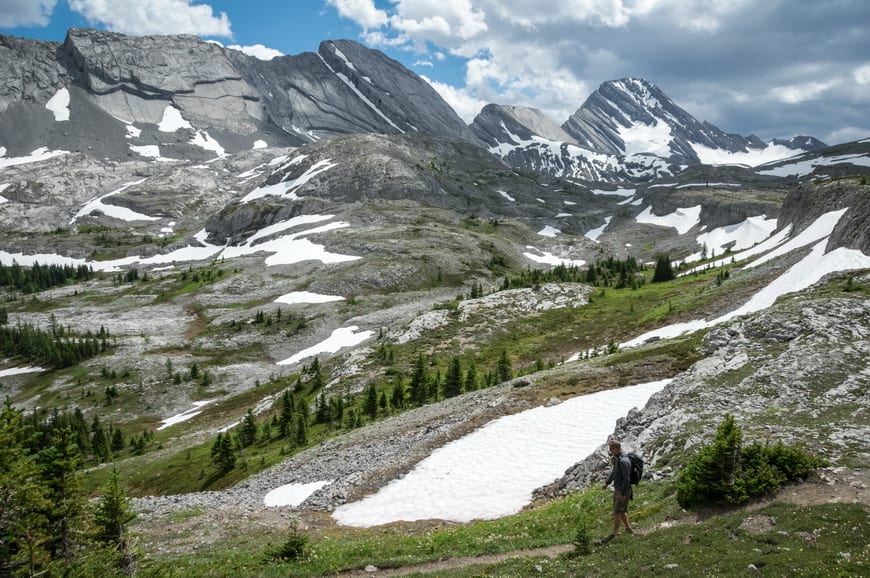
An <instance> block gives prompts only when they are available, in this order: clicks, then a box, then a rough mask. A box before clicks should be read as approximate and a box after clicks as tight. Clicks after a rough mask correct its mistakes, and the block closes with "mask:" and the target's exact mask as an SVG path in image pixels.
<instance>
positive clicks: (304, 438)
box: [293, 414, 308, 448]
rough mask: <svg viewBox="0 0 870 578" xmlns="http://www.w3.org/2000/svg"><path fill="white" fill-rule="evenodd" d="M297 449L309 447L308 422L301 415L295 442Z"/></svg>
mask: <svg viewBox="0 0 870 578" xmlns="http://www.w3.org/2000/svg"><path fill="white" fill-rule="evenodd" d="M293 441H294V442H295V443H296V447H300V448H302V447H305V446H307V445H308V420H307V419H305V417H304V416H302V415H301V414H300V416H299V419H298V420H296V438H295V439H294V440H293Z"/></svg>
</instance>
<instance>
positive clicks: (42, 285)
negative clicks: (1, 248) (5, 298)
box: [0, 262, 94, 293]
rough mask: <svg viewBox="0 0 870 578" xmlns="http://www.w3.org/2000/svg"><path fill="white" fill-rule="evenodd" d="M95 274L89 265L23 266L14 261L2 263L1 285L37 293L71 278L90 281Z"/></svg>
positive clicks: (63, 283)
mask: <svg viewBox="0 0 870 578" xmlns="http://www.w3.org/2000/svg"><path fill="white" fill-rule="evenodd" d="M93 276H94V270H93V268H92V267H90V266H87V265H78V266H76V267H73V266H72V265H53V264H52V265H40V264H39V263H34V264H33V266H32V267H22V266H21V265H19V264H18V263H15V262H13V263H12V265H9V266H6V265H3V264H0V287H4V286H5V287H11V288H13V289H15V290H16V291H21V292H22V293H36V292H37V291H43V290H45V289H50V288H51V287H55V286H58V285H65V284H66V283H67V281H69V280H75V281H88V280H90V279H91V278H93Z"/></svg>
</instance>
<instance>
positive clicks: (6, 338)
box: [0, 323, 109, 367]
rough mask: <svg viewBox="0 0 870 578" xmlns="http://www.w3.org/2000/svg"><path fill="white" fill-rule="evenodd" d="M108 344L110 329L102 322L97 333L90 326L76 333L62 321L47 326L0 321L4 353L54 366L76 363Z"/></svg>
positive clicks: (1, 350)
mask: <svg viewBox="0 0 870 578" xmlns="http://www.w3.org/2000/svg"><path fill="white" fill-rule="evenodd" d="M108 348H109V331H108V330H107V329H106V328H105V327H103V326H102V325H101V326H100V329H99V330H98V331H97V332H96V333H94V332H92V331H91V330H90V329H89V330H88V331H87V332H86V333H85V334H84V335H81V336H75V335H72V334H70V333H69V330H64V328H63V326H58V325H52V327H50V328H49V329H48V330H46V329H40V328H38V327H34V326H33V325H31V324H30V323H18V324H17V325H14V326H10V325H7V324H0V352H2V353H3V355H9V356H16V357H22V358H24V359H26V360H28V361H33V362H37V363H44V364H47V365H51V366H54V367H70V366H73V365H76V364H77V363H79V362H81V361H84V360H85V359H88V358H90V357H94V356H96V355H99V354H100V353H102V352H104V351H106V350H107V349H108Z"/></svg>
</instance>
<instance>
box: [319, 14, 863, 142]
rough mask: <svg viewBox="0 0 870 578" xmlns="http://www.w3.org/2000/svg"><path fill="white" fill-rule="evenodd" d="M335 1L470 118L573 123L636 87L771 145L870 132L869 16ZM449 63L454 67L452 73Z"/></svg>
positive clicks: (366, 34)
mask: <svg viewBox="0 0 870 578" xmlns="http://www.w3.org/2000/svg"><path fill="white" fill-rule="evenodd" d="M327 2H328V3H329V4H330V5H331V6H333V7H335V8H337V9H338V10H339V13H340V14H341V15H343V16H346V17H348V18H351V17H352V16H351V15H352V14H355V16H353V18H354V19H355V21H357V22H358V23H360V25H361V26H363V27H364V30H363V31H362V33H361V38H362V39H363V41H364V42H366V43H367V44H368V45H369V46H373V47H377V48H381V49H382V50H385V51H390V50H393V54H394V55H395V54H396V51H397V50H406V51H408V52H410V53H411V54H412V56H411V57H408V58H399V59H400V60H402V61H403V62H406V61H407V62H409V63H412V62H414V61H419V62H427V61H428V62H432V63H433V64H435V67H434V69H433V72H432V73H431V74H430V76H433V77H434V78H435V79H436V80H438V81H440V82H445V81H446V82H449V83H450V84H452V85H454V86H451V87H447V85H445V84H441V85H440V88H439V91H440V92H442V94H444V95H445V96H446V97H449V96H451V95H452V96H453V97H455V98H454V101H452V102H451V101H450V100H448V101H449V102H451V104H452V103H453V102H462V103H464V104H465V107H464V108H465V112H460V116H462V117H463V118H467V115H468V110H470V109H475V110H476V109H477V108H478V107H477V105H476V103H474V106H468V103H469V98H470V99H471V102H474V101H486V102H497V103H508V104H516V105H520V106H530V107H534V108H538V109H540V110H541V111H543V112H544V113H545V114H547V115H548V116H550V117H552V118H553V119H555V120H557V122H562V121H564V120H565V119H567V117H568V116H569V115H570V114H571V113H573V112H574V111H575V110H576V109H577V108H578V107H579V106H581V105H582V103H583V101H584V100H585V99H586V97H588V96H589V94H590V92H591V90H593V89H594V88H596V87H597V86H598V85H599V84H600V83H602V82H605V81H607V80H612V79H618V78H622V77H626V76H634V77H643V78H647V79H648V80H650V81H652V82H654V83H656V84H657V85H658V86H659V87H660V88H661V89H662V90H664V91H665V93H666V94H668V95H669V96H670V97H671V98H672V99H673V100H674V101H675V102H676V103H677V104H678V105H679V106H682V107H683V108H687V110H689V112H690V113H692V114H695V115H696V116H697V117H698V119H699V120H702V121H704V120H706V121H711V122H713V123H715V124H716V125H717V126H719V127H720V128H721V129H723V130H725V131H727V132H735V133H740V134H745V135H748V134H756V135H758V136H759V137H761V138H762V139H764V140H767V139H770V138H774V137H789V136H793V135H795V134H807V135H815V136H819V137H821V136H822V135H824V134H825V133H828V134H831V133H833V132H834V131H838V130H841V129H842V130H847V129H848V127H861V126H863V125H864V124H865V123H864V122H863V118H864V117H865V116H866V96H865V95H864V93H866V91H863V92H862V90H861V89H862V88H865V87H866V86H867V85H868V84H870V62H868V61H867V57H866V50H862V49H863V45H862V44H861V43H862V40H861V38H862V37H861V36H860V35H855V34H854V22H856V21H863V20H861V19H862V18H864V19H866V18H865V17H866V8H865V7H864V6H863V4H861V3H847V2H844V3H833V2H831V3H816V4H813V8H812V10H809V9H801V8H799V7H797V8H796V7H794V6H792V3H789V2H769V3H759V2H757V1H753V0H377V5H378V6H382V7H383V8H382V9H381V10H378V9H377V8H376V4H375V1H374V0H356V1H355V2H351V0H327ZM832 51H833V52H834V53H833V54H832ZM439 54H443V55H445V56H450V59H449V60H448V59H447V58H445V60H446V61H447V62H445V63H444V66H443V67H441V66H440V65H439V62H440V58H439V56H438V55H439ZM795 54H800V58H799V59H795V57H794V55H795ZM456 63H460V64H463V63H464V65H465V70H464V72H465V77H464V82H463V83H459V82H458V81H456V80H455V79H456V78H457V76H456V70H455V69H454V68H453V67H454V66H455V65H456ZM442 75H443V76H442ZM448 78H449V79H450V80H447V79H448ZM783 103H786V104H788V106H787V107H784V106H783ZM820 104H823V105H824V106H823V107H822V108H820V107H819V105H820ZM808 107H813V108H812V110H810V109H809V108H808ZM829 142H830V141H829Z"/></svg>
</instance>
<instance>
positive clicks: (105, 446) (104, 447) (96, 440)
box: [91, 415, 111, 463]
mask: <svg viewBox="0 0 870 578" xmlns="http://www.w3.org/2000/svg"><path fill="white" fill-rule="evenodd" d="M91 451H92V452H93V455H94V459H95V460H96V461H97V463H102V462H105V461H106V460H108V459H109V457H110V456H111V452H110V451H109V439H108V438H107V437H106V430H105V429H103V424H101V423H100V418H99V417H97V416H96V415H94V420H93V421H92V422H91Z"/></svg>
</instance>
